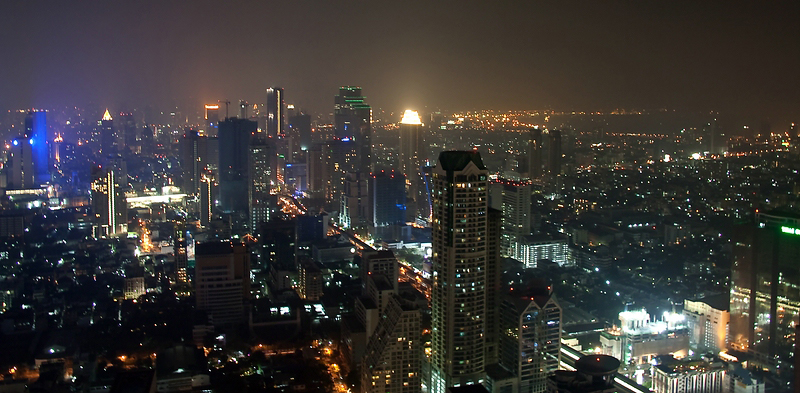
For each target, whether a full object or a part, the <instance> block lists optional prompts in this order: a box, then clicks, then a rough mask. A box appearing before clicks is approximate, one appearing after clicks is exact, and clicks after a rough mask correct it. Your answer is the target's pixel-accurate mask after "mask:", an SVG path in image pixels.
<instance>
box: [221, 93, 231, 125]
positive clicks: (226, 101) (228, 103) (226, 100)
mask: <svg viewBox="0 0 800 393" xmlns="http://www.w3.org/2000/svg"><path fill="white" fill-rule="evenodd" d="M218 102H222V103H225V120H228V105H230V103H231V102H230V101H229V100H228V99H227V98H226V99H225V101H218Z"/></svg>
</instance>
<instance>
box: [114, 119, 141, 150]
mask: <svg viewBox="0 0 800 393" xmlns="http://www.w3.org/2000/svg"><path fill="white" fill-rule="evenodd" d="M119 120H120V121H119V125H120V127H119V131H118V132H119V134H120V135H119V145H120V146H122V147H125V148H126V149H127V150H133V149H134V148H135V147H136V145H137V143H136V142H137V140H138V138H137V135H136V119H134V118H133V113H130V112H127V113H124V112H123V113H120V114H119Z"/></svg>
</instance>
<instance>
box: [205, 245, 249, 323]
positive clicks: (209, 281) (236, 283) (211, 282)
mask: <svg viewBox="0 0 800 393" xmlns="http://www.w3.org/2000/svg"><path fill="white" fill-rule="evenodd" d="M195 255H196V256H195V282H194V287H195V296H196V299H197V309H198V310H204V311H206V312H208V314H209V316H210V317H211V319H212V320H213V322H214V324H215V325H227V324H236V323H240V322H243V321H245V313H246V310H245V303H246V301H247V300H249V298H250V252H249V250H248V248H247V245H245V244H243V243H234V242H230V241H225V242H208V243H198V244H197V249H196V254H195Z"/></svg>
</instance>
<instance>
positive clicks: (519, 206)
mask: <svg viewBox="0 0 800 393" xmlns="http://www.w3.org/2000/svg"><path fill="white" fill-rule="evenodd" d="M489 187H490V191H491V197H492V198H491V204H492V207H494V208H496V209H499V210H501V211H502V212H503V243H502V244H503V248H502V254H503V255H504V256H507V257H510V258H518V257H519V252H520V240H521V239H522V237H523V236H528V235H530V234H531V233H533V231H532V227H531V221H532V220H531V195H532V193H533V189H532V185H531V184H530V183H528V182H516V181H512V180H505V179H501V180H497V181H494V182H492V184H491V185H490V186H489ZM498 202H499V203H498Z"/></svg>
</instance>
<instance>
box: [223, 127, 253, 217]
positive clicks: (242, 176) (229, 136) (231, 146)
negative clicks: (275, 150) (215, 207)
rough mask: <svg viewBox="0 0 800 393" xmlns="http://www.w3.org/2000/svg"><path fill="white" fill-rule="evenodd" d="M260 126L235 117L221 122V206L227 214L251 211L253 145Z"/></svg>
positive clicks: (242, 213)
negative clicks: (250, 185) (251, 155)
mask: <svg viewBox="0 0 800 393" xmlns="http://www.w3.org/2000/svg"><path fill="white" fill-rule="evenodd" d="M256 128H257V123H256V122H254V121H250V120H246V119H238V118H235V117H232V118H228V119H225V121H222V122H220V123H219V188H220V195H219V206H220V209H221V210H222V211H223V212H225V213H237V214H241V215H246V214H247V211H248V207H249V202H248V195H249V193H248V192H245V190H247V189H248V181H249V176H248V175H249V174H248V168H249V156H250V154H249V153H250V152H249V146H250V137H251V135H252V134H254V133H255V132H256Z"/></svg>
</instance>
